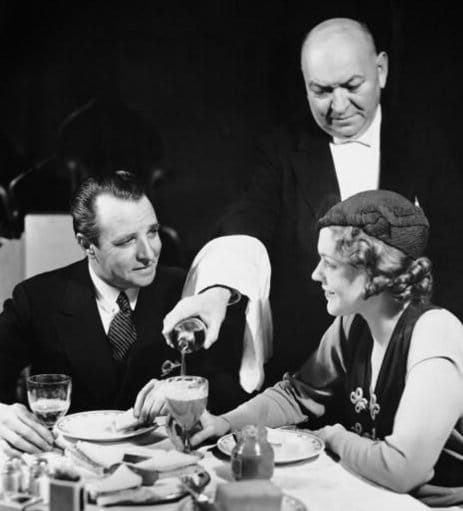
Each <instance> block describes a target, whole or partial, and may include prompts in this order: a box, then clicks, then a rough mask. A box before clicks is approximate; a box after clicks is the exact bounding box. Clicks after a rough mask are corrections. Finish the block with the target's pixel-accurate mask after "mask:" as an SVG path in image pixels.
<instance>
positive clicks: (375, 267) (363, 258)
mask: <svg viewBox="0 0 463 511" xmlns="http://www.w3.org/2000/svg"><path fill="white" fill-rule="evenodd" d="M329 229H331V230H332V231H333V232H334V233H335V235H336V237H337V241H336V248H337V251H338V253H339V254H340V255H341V256H342V257H343V258H344V259H346V260H347V262H348V263H350V264H351V265H352V266H354V267H356V268H362V269H364V270H365V271H366V272H367V273H368V275H369V277H370V281H369V283H368V284H367V286H366V289H365V299H366V298H368V297H370V296H373V295H377V294H379V293H382V292H383V291H388V292H389V293H391V294H392V296H393V297H394V298H395V299H396V300H397V301H399V302H402V303H403V302H407V301H412V302H415V303H416V302H418V303H427V302H429V301H430V298H431V294H432V286H433V278H432V264H431V261H430V260H429V259H428V258H427V257H419V258H418V259H413V258H412V257H410V256H408V255H407V254H405V253H404V252H402V251H401V250H399V249H397V248H394V247H392V246H390V245H387V244H386V243H384V242H382V241H381V240H379V239H378V238H373V237H372V236H369V235H368V234H366V233H365V232H364V231H362V230H361V229H359V228H357V227H352V226H347V227H339V226H331V227H329Z"/></svg>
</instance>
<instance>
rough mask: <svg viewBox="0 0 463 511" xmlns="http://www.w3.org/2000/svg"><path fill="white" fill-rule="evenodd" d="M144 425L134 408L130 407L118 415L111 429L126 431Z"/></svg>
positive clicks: (119, 431) (115, 431)
mask: <svg viewBox="0 0 463 511" xmlns="http://www.w3.org/2000/svg"><path fill="white" fill-rule="evenodd" d="M142 425H143V424H142V423H141V422H140V420H139V419H138V418H137V417H135V415H134V414H133V408H129V409H128V410H126V411H125V412H122V413H120V414H118V415H116V417H115V418H114V420H113V422H112V424H111V429H112V431H113V432H114V433H124V432H126V431H131V430H133V429H135V428H137V427H140V426H142Z"/></svg>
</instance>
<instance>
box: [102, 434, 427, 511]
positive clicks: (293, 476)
mask: <svg viewBox="0 0 463 511" xmlns="http://www.w3.org/2000/svg"><path fill="white" fill-rule="evenodd" d="M155 434H156V435H159V431H158V432H156V433H155ZM153 436H154V435H153ZM157 438H159V436H157ZM135 442H136V443H141V442H142V443H143V444H144V445H150V444H149V442H147V440H146V439H144V440H142V439H140V440H139V441H134V443H135ZM132 445H133V444H132ZM151 445H152V444H151ZM201 451H202V452H204V454H205V456H204V458H203V459H202V460H201V464H202V465H203V466H204V468H205V469H206V470H207V471H208V472H209V473H210V475H211V483H210V484H209V485H208V487H207V489H206V494H208V495H210V496H213V495H214V492H215V488H216V485H217V483H219V482H224V481H232V475H231V471H230V462H229V460H228V458H226V457H225V456H224V455H222V454H221V453H220V452H218V451H217V448H215V447H213V446H209V447H202V448H201ZM272 481H273V482H274V483H275V484H276V485H278V486H279V487H280V488H281V489H282V490H283V492H285V493H287V494H288V495H291V496H293V497H295V498H297V499H299V500H300V501H302V502H303V503H304V504H305V505H306V507H307V510H308V511H373V510H374V511H420V510H421V511H422V510H425V509H430V508H429V507H428V506H425V505H424V504H423V503H421V502H420V501H418V500H416V499H414V498H412V497H410V496H409V495H401V494H398V493H394V492H392V491H389V490H386V489H384V488H381V487H379V486H376V485H374V484H372V483H370V482H368V481H366V480H364V479H362V478H360V477H359V476H357V475H355V474H353V473H351V472H349V471H348V470H346V469H345V468H344V467H343V466H342V465H341V464H340V463H338V462H335V461H334V460H333V459H331V458H330V457H329V456H328V455H327V454H325V453H324V452H323V453H322V454H321V455H320V456H319V457H318V458H316V459H314V460H309V461H306V462H300V463H296V464H292V465H283V466H278V465H277V466H276V467H275V471H274V475H273V478H272ZM180 507H182V506H181V502H180V503H173V504H169V505H157V506H141V507H140V506H137V507H136V508H134V507H132V508H130V507H127V506H125V507H124V506H115V507H111V508H109V509H111V511H128V510H131V511H134V510H135V511H174V510H177V509H179V508H180ZM93 509H95V508H93ZM93 509H92V511H93Z"/></svg>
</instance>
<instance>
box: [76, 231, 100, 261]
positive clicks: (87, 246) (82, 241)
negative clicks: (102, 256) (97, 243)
mask: <svg viewBox="0 0 463 511" xmlns="http://www.w3.org/2000/svg"><path fill="white" fill-rule="evenodd" d="M76 238H77V243H78V244H79V245H80V247H81V248H82V249H83V250H84V251H85V253H86V254H87V256H88V257H89V258H93V257H95V249H94V245H93V243H90V241H89V240H88V239H87V238H86V237H85V236H84V235H83V234H81V233H80V232H78V233H77V234H76Z"/></svg>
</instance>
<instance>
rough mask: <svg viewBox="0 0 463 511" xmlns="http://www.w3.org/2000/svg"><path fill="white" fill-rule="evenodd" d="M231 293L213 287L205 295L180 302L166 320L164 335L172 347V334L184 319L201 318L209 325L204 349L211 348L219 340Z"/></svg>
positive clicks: (201, 294)
mask: <svg viewBox="0 0 463 511" xmlns="http://www.w3.org/2000/svg"><path fill="white" fill-rule="evenodd" d="M230 295H231V291H230V290H228V289H226V288H223V287H211V288H210V289H208V290H207V291H204V293H200V294H198V295H194V296H188V297H186V298H183V299H182V300H180V301H179V302H178V303H177V305H176V306H175V307H174V308H173V309H172V310H171V311H170V312H169V314H167V316H166V317H165V318H164V326H163V329H162V333H163V335H164V337H165V338H166V341H167V344H169V346H172V342H171V340H170V334H171V332H172V330H173V329H174V327H175V325H176V324H177V323H178V322H179V321H181V320H182V319H186V318H190V317H191V316H199V317H200V318H201V319H202V320H203V321H204V322H205V323H206V325H207V332H206V337H205V340H204V347H205V348H206V349H207V348H209V347H210V346H211V345H212V344H213V343H214V342H215V341H216V340H217V338H218V336H219V331H220V327H221V325H222V322H223V320H224V318H225V314H226V312H227V305H228V300H229V299H230Z"/></svg>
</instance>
